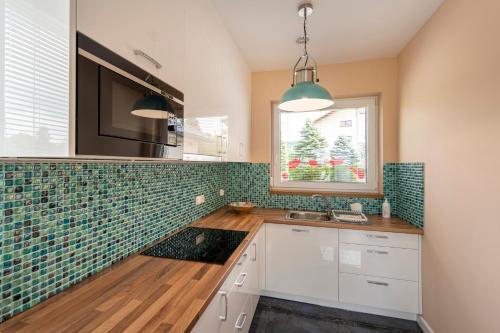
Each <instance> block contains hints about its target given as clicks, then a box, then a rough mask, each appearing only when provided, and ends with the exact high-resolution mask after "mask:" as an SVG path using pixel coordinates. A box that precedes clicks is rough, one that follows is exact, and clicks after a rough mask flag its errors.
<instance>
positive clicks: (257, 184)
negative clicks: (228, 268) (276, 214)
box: [228, 163, 383, 214]
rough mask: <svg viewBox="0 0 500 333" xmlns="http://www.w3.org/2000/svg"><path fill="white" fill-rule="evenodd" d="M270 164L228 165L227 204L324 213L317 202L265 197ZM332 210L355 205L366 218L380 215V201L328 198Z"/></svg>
mask: <svg viewBox="0 0 500 333" xmlns="http://www.w3.org/2000/svg"><path fill="white" fill-rule="evenodd" d="M269 176H270V164H268V163H230V164H229V172H228V185H229V188H230V189H231V191H230V192H229V193H228V196H229V199H230V200H231V201H237V200H243V201H251V202H254V203H255V204H256V205H257V206H259V207H265V208H288V209H299V210H313V211H322V210H324V209H325V208H324V204H323V201H322V200H321V199H319V198H316V199H314V198H311V196H302V195H281V194H270V193H269V183H270V182H269ZM328 199H329V200H330V203H331V205H332V207H333V209H350V204H351V203H354V202H359V203H361V204H362V205H363V211H364V212H365V213H368V214H381V209H382V202H383V200H382V199H373V198H371V199H364V198H348V197H329V198H328Z"/></svg>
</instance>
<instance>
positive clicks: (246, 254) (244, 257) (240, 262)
mask: <svg viewBox="0 0 500 333" xmlns="http://www.w3.org/2000/svg"><path fill="white" fill-rule="evenodd" d="M247 256H248V253H246V252H245V253H243V255H242V256H241V260H240V261H238V266H241V265H242V264H243V262H244V261H245V259H246V258H247Z"/></svg>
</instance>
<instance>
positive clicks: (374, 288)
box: [339, 273, 418, 313]
mask: <svg viewBox="0 0 500 333" xmlns="http://www.w3.org/2000/svg"><path fill="white" fill-rule="evenodd" d="M339 300H340V301H341V302H345V303H352V304H358V305H366V306H372V307H376V308H382V309H389V310H396V311H402V312H409V313H418V283H417V282H413V281H403V280H394V279H386V278H380V277H370V276H365V275H356V274H348V273H341V274H340V279H339Z"/></svg>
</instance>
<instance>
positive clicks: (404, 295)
mask: <svg viewBox="0 0 500 333" xmlns="http://www.w3.org/2000/svg"><path fill="white" fill-rule="evenodd" d="M339 241H340V245H339V248H340V252H339V254H340V255H339V267H340V278H339V300H340V302H344V303H351V304H357V305H363V306H370V307H375V308H381V309H388V310H394V311H400V312H407V313H419V312H420V311H419V299H420V297H419V295H420V290H419V288H420V287H419V286H420V283H419V280H420V259H419V258H420V254H419V236H418V235H410V234H397V233H388V232H371V231H359V230H340V232H339Z"/></svg>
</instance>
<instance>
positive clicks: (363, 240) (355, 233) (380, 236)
mask: <svg viewBox="0 0 500 333" xmlns="http://www.w3.org/2000/svg"><path fill="white" fill-rule="evenodd" d="M339 240H340V242H341V243H352V244H365V245H377V246H389V247H401V248H405V249H416V250H418V235H411V234H398V233H395V232H380V231H365V230H348V229H341V230H339Z"/></svg>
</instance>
